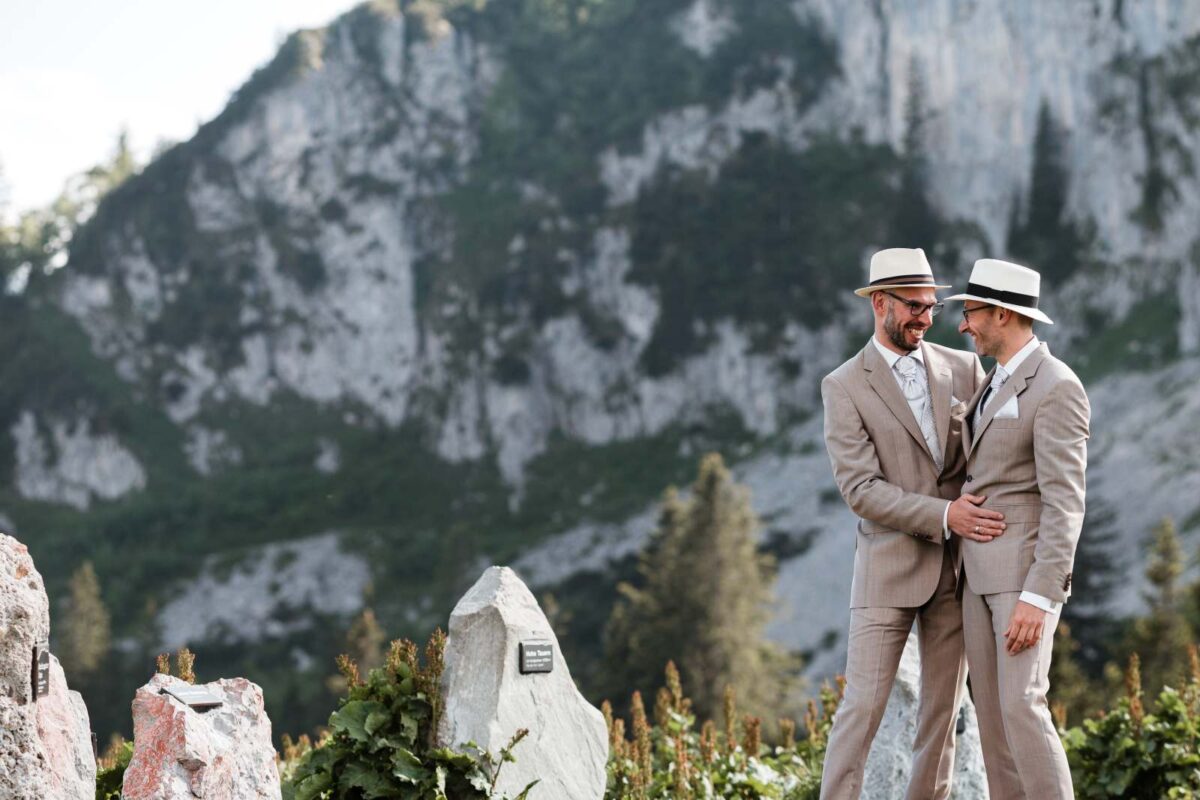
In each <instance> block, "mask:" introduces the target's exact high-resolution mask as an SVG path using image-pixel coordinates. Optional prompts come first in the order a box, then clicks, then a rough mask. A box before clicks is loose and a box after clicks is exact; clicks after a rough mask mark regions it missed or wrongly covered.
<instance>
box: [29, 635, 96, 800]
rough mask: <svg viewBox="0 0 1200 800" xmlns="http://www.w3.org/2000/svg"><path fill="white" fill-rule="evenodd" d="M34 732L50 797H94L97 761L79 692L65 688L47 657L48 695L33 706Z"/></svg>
mask: <svg viewBox="0 0 1200 800" xmlns="http://www.w3.org/2000/svg"><path fill="white" fill-rule="evenodd" d="M36 706H37V729H38V736H39V737H40V738H41V740H42V745H43V746H44V747H45V749H46V758H47V761H48V762H49V767H50V769H49V775H48V783H49V786H50V790H51V794H50V795H49V796H50V797H62V798H76V797H78V798H92V797H95V794H96V758H95V753H93V752H92V728H91V724H90V722H89V720H88V712H87V706H86V705H84V703H83V698H82V697H80V695H79V692H72V691H69V690H68V689H67V676H66V675H64V674H63V670H62V667H61V666H60V665H59V663H58V659H57V658H54V657H53V656H51V657H50V693H49V694H48V695H47V696H46V697H43V698H41V699H39V700H38V701H37V703H36Z"/></svg>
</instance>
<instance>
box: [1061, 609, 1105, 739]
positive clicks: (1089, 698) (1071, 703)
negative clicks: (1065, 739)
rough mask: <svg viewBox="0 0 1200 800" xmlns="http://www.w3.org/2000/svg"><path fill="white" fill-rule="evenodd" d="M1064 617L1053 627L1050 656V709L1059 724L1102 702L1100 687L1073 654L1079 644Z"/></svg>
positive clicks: (1070, 721)
mask: <svg viewBox="0 0 1200 800" xmlns="http://www.w3.org/2000/svg"><path fill="white" fill-rule="evenodd" d="M1071 634H1072V628H1071V626H1070V624H1068V623H1067V621H1066V620H1065V619H1063V620H1060V621H1059V623H1058V627H1057V628H1056V629H1055V631H1054V652H1053V654H1052V655H1051V659H1050V698H1049V699H1050V710H1051V711H1052V712H1053V713H1054V717H1055V721H1056V722H1057V723H1058V726H1059V727H1060V728H1066V727H1068V726H1069V725H1071V724H1076V725H1077V724H1079V723H1080V721H1081V720H1082V719H1083V718H1084V717H1085V716H1088V715H1089V714H1091V713H1092V712H1093V711H1096V710H1097V709H1099V708H1102V707H1103V706H1104V700H1105V695H1104V692H1103V690H1102V689H1101V688H1100V687H1098V686H1097V685H1096V684H1095V682H1094V681H1093V680H1092V679H1091V678H1089V677H1088V675H1087V674H1086V673H1085V672H1084V671H1083V667H1081V666H1080V663H1079V661H1078V659H1077V658H1076V654H1077V653H1078V652H1079V651H1080V649H1081V646H1080V644H1079V642H1078V641H1076V640H1075V637H1074V636H1072V635H1071Z"/></svg>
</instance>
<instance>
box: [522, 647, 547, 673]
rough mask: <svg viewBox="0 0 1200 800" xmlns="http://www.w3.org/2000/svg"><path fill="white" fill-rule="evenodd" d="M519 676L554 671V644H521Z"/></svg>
mask: <svg viewBox="0 0 1200 800" xmlns="http://www.w3.org/2000/svg"><path fill="white" fill-rule="evenodd" d="M520 654H521V674H522V675H530V674H535V673H539V672H552V671H553V670H554V644H553V643H551V642H548V641H540V640H539V641H529V642H521V644H520Z"/></svg>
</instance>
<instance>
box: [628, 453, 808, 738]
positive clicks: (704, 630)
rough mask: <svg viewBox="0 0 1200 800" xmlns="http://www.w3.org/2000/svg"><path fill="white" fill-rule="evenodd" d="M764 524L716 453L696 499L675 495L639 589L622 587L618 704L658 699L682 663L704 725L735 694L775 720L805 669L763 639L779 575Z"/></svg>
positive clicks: (703, 471)
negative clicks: (728, 690)
mask: <svg viewBox="0 0 1200 800" xmlns="http://www.w3.org/2000/svg"><path fill="white" fill-rule="evenodd" d="M758 525H759V522H758V519H757V517H756V516H755V514H754V511H753V509H752V508H751V504H750V496H749V491H748V490H747V489H746V488H745V487H744V486H740V485H737V484H735V483H734V482H733V479H732V477H731V476H730V473H729V470H728V469H726V467H725V464H724V463H723V461H722V460H721V457H720V456H719V455H717V454H715V453H711V454H709V455H707V456H705V457H704V459H703V460H702V461H701V464H700V472H699V476H698V477H697V479H696V482H695V483H694V484H693V485H692V494H691V497H690V498H688V499H687V500H684V499H681V498H680V496H679V494H678V492H677V491H676V490H675V489H674V488H673V487H672V488H671V489H668V490H667V492H666V495H665V498H664V500H663V505H662V509H661V511H660V514H659V519H658V527H657V529H656V530H655V532H654V535H653V536H652V537H651V540H650V543H649V544H648V546H647V548H646V549H645V550H644V551H643V553H642V554H641V557H640V564H639V567H638V574H639V580H638V581H637V585H636V586H634V585H631V584H628V583H622V584H621V585H620V586H619V587H618V591H619V592H620V595H621V596H620V598H619V599H618V602H617V604H616V607H615V608H614V609H613V614H612V618H611V619H610V621H609V626H608V631H607V641H606V649H607V660H608V664H609V670H610V675H611V676H612V677H613V679H614V680H613V684H612V687H611V688H612V689H613V691H614V694H615V696H618V697H620V696H623V695H624V694H625V693H627V692H629V691H632V690H634V689H640V690H641V691H642V692H643V693H645V692H649V691H652V690H653V688H654V687H656V686H659V685H660V684H661V681H662V675H663V668H664V666H665V665H666V663H667V661H669V660H674V661H675V663H676V664H677V665H678V667H679V670H680V672H681V674H682V677H683V684H684V689H685V691H686V692H687V693H688V694H689V695H690V696H691V698H692V700H693V702H694V707H695V709H696V711H697V713H698V715H699V717H700V718H705V717H709V718H712V717H715V715H716V713H717V711H718V710H719V709H720V708H721V706H722V702H723V696H724V691H725V687H726V685H730V686H733V687H734V689H735V691H736V692H737V697H738V704H739V706H741V707H743V708H744V709H746V710H748V711H750V712H751V713H758V714H762V715H764V716H766V715H767V714H768V713H770V715H771V716H770V717H769V718H770V719H774V717H775V716H776V715H777V712H778V711H779V710H780V703H781V702H783V701H784V700H785V698H786V695H787V693H788V690H789V688H791V686H792V685H793V684H794V682H795V677H794V675H795V667H796V664H795V663H794V660H793V659H791V658H789V657H787V656H786V655H785V654H784V653H783V652H782V651H781V650H780V649H779V648H778V647H777V646H776V645H774V644H773V643H770V642H768V641H767V640H766V639H765V638H764V635H763V634H764V627H765V626H766V623H767V621H768V618H769V612H770V606H771V604H772V599H773V597H772V585H773V583H774V574H773V572H774V570H773V564H772V560H771V559H770V558H769V557H767V556H765V555H762V554H760V553H759V552H758V550H757V547H756V544H755V533H756V530H757V528H758Z"/></svg>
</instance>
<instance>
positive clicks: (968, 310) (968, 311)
mask: <svg viewBox="0 0 1200 800" xmlns="http://www.w3.org/2000/svg"><path fill="white" fill-rule="evenodd" d="M985 308H995V306H990V305H984V306H975V307H974V308H967V307H966V306H963V322H970V321H971V312H972V311H983V310H984V309H985Z"/></svg>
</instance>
